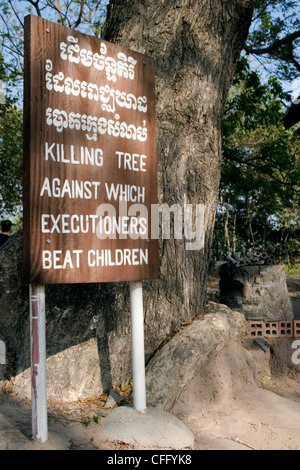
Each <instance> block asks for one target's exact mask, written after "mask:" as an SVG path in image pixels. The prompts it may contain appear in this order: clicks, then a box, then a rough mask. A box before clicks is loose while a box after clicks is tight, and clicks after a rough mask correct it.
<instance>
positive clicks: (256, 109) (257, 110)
mask: <svg viewBox="0 0 300 470" xmlns="http://www.w3.org/2000/svg"><path fill="white" fill-rule="evenodd" d="M286 99H287V95H286V93H284V92H283V90H282V87H281V85H280V83H279V82H278V80H277V79H276V78H274V77H271V78H270V79H269V80H268V81H267V82H265V83H262V81H261V78H260V76H259V75H258V73H257V72H254V71H252V70H251V69H250V67H249V64H248V62H247V61H246V60H245V59H243V60H241V61H240V63H239V67H238V69H237V73H236V75H235V78H234V81H233V86H232V88H231V91H230V95H229V97H228V101H227V106H226V111H225V115H224V119H223V135H224V141H223V155H222V177H221V186H220V203H219V210H218V212H217V222H216V230H215V239H214V250H213V251H214V257H215V259H220V258H222V257H223V256H225V254H227V252H228V251H235V250H237V251H243V252H247V251H249V250H254V251H257V250H258V251H262V250H263V251H265V250H268V252H270V253H272V254H274V255H275V256H276V258H277V260H278V261H283V259H284V256H285V257H286V258H287V257H288V258H289V259H291V258H293V257H294V258H295V257H296V256H297V238H296V237H297V230H296V228H295V226H294V222H293V220H292V219H291V213H295V210H296V207H297V203H298V201H299V184H298V183H299V136H300V135H299V132H300V129H299V126H298V127H294V128H292V129H290V130H289V131H286V130H285V129H284V126H283V122H282V119H283V116H284V106H283V103H284V101H286ZM285 217H286V219H285ZM295 220H296V219H295ZM289 226H290V230H289V229H288V227H289ZM281 230H283V232H284V235H283V233H282V236H281V234H280V233H281ZM298 235H299V234H298ZM282 237H283V238H282ZM283 239H285V241H287V240H288V239H289V243H288V244H287V243H281V242H283ZM298 248H299V247H298Z"/></svg>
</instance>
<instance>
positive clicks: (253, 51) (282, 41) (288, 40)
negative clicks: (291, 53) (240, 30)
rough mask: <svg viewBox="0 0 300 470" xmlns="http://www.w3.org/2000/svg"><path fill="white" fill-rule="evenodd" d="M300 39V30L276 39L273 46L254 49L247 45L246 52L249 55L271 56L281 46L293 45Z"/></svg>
mask: <svg viewBox="0 0 300 470" xmlns="http://www.w3.org/2000/svg"><path fill="white" fill-rule="evenodd" d="M298 38H300V30H298V31H294V32H293V33H291V34H287V35H286V36H285V37H284V38H281V39H275V40H274V41H273V43H272V44H270V45H269V46H266V47H252V46H247V45H245V47H244V50H245V52H246V53H247V54H257V55H261V54H270V53H271V52H273V51H275V50H276V49H278V48H279V47H281V46H285V45H287V44H291V43H292V42H293V41H295V39H298Z"/></svg>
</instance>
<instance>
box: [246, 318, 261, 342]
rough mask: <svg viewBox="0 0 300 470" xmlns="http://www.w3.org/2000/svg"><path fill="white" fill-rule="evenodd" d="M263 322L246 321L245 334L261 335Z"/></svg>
mask: <svg viewBox="0 0 300 470" xmlns="http://www.w3.org/2000/svg"><path fill="white" fill-rule="evenodd" d="M263 330H264V322H262V321H248V323H247V334H248V335H249V336H252V337H253V338H255V337H257V336H263Z"/></svg>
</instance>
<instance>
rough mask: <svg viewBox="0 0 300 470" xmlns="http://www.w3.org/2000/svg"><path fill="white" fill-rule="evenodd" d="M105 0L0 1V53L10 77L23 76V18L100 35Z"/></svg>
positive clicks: (17, 78) (15, 80) (20, 79)
mask: <svg viewBox="0 0 300 470" xmlns="http://www.w3.org/2000/svg"><path fill="white" fill-rule="evenodd" d="M106 3H107V1H106V0H84V1H79V0H36V1H33V0H23V1H21V2H20V1H16V0H4V1H2V2H1V7H2V8H1V10H2V11H1V12H0V35H1V52H2V55H3V57H5V67H6V70H7V73H8V75H9V78H10V80H13V82H14V83H18V82H20V81H22V79H23V49H24V35H23V29H24V18H25V16H26V15H29V14H34V15H36V16H40V17H42V18H46V19H49V20H51V21H54V22H57V23H60V24H62V25H64V26H67V27H69V28H72V29H76V30H78V31H81V32H83V33H86V34H91V35H95V36H97V37H99V36H100V34H101V27H102V23H103V20H104V18H105V12H106V6H107V5H106Z"/></svg>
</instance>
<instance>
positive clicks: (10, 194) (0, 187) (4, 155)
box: [0, 98, 23, 217]
mask: <svg viewBox="0 0 300 470" xmlns="http://www.w3.org/2000/svg"><path fill="white" fill-rule="evenodd" d="M22 132H23V114H22V111H21V110H20V109H18V108H17V106H16V104H15V103H14V102H13V101H12V100H10V99H9V98H6V100H5V102H3V103H2V104H0V214H1V217H3V216H5V213H9V214H11V215H12V214H15V213H16V211H17V210H18V207H19V206H20V204H21V199H22V171H23V168H22Z"/></svg>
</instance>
